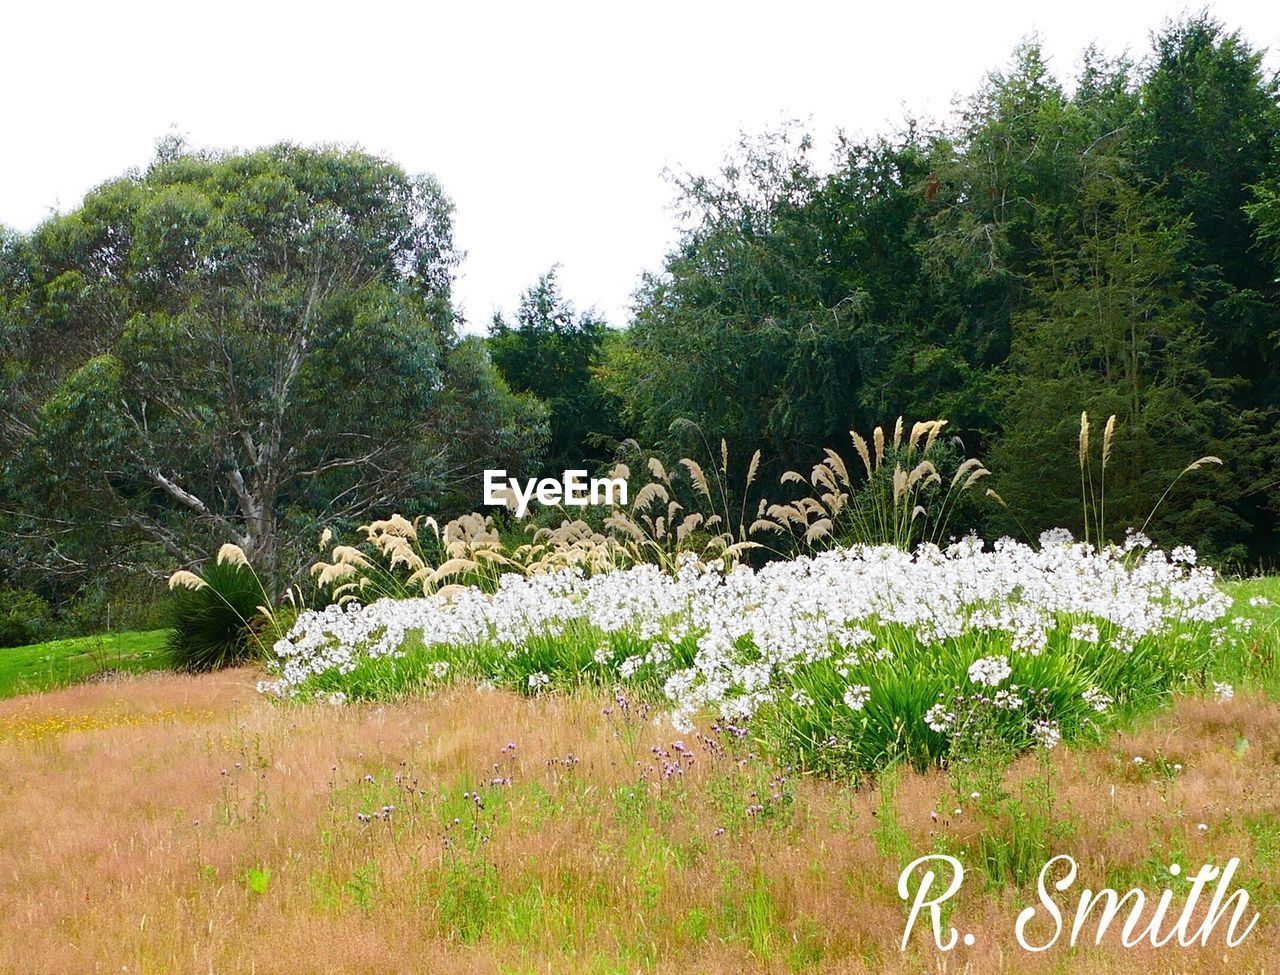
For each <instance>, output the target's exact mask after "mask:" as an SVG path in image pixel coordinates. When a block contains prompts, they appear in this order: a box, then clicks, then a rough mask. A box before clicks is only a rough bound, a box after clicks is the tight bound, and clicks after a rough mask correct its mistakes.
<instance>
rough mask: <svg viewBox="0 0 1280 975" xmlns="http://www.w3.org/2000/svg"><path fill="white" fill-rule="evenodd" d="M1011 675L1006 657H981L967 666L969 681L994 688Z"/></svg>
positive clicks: (1010, 668)
mask: <svg viewBox="0 0 1280 975" xmlns="http://www.w3.org/2000/svg"><path fill="white" fill-rule="evenodd" d="M1011 673H1013V668H1012V667H1010V666H1009V658H1008V657H983V658H982V659H981V660H975V661H974V662H973V663H972V664H970V665H969V680H971V681H973V682H974V683H975V684H985V685H986V686H988V687H995V686H996V685H997V684H999V683H1001V682H1003V681H1004V680H1005V679H1006V678H1008V676H1009V675H1010V674H1011Z"/></svg>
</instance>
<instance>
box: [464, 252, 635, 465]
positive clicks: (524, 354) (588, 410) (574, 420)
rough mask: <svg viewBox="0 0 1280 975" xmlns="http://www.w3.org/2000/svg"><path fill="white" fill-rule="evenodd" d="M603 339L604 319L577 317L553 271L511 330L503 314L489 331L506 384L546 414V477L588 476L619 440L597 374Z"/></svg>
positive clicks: (527, 296)
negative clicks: (575, 471)
mask: <svg viewBox="0 0 1280 975" xmlns="http://www.w3.org/2000/svg"><path fill="white" fill-rule="evenodd" d="M607 334H608V326H607V325H606V324H605V322H604V320H603V319H601V318H599V317H598V316H597V315H596V314H595V313H594V312H592V311H590V310H588V311H586V312H583V313H581V314H580V313H578V312H577V311H575V309H574V307H573V305H572V303H570V302H569V301H567V300H566V299H565V298H564V296H563V295H562V294H561V291H560V285H559V282H558V281H557V280H556V268H552V269H551V270H550V271H548V272H547V273H546V274H544V275H543V276H542V277H540V278H539V279H538V282H537V283H536V284H535V285H534V286H533V287H531V288H529V289H528V290H527V291H526V292H525V293H524V294H523V295H522V296H521V297H520V307H519V308H518V309H517V310H516V315H515V324H514V325H512V324H509V323H508V322H507V321H506V320H505V319H504V318H503V317H502V316H501V315H500V314H499V315H495V316H494V318H493V321H492V323H490V325H489V338H488V341H487V342H486V346H487V348H488V350H489V355H490V356H491V357H492V359H493V362H494V365H496V366H497V367H498V370H499V372H501V373H502V375H503V378H505V379H506V381H507V383H508V385H509V386H510V387H511V388H512V389H513V390H515V391H516V392H519V393H529V394H532V395H534V396H536V397H538V398H539V399H541V400H542V401H543V402H545V403H546V404H547V406H548V408H549V410H550V421H551V423H550V425H551V430H550V440H549V442H548V444H547V450H546V455H545V457H544V459H543V464H542V470H543V471H545V472H547V473H549V474H555V473H558V472H560V471H564V470H568V469H572V468H588V469H590V468H592V467H594V466H596V465H597V464H599V463H601V462H603V461H605V460H607V459H608V457H609V453H608V448H610V447H612V446H613V444H614V443H615V442H616V441H617V440H619V439H621V434H620V432H619V430H618V428H617V412H618V411H617V406H616V404H615V403H614V402H613V400H612V397H611V396H610V395H609V393H608V392H607V391H606V389H605V388H604V387H603V385H602V384H601V383H600V381H599V379H598V378H597V375H596V370H597V368H598V366H599V364H600V361H601V358H602V349H603V345H604V341H605V337H606V335H607ZM523 470H527V468H525V469H523ZM527 473H528V474H530V475H531V474H533V473H534V472H533V471H528V472H527ZM526 476H527V475H526Z"/></svg>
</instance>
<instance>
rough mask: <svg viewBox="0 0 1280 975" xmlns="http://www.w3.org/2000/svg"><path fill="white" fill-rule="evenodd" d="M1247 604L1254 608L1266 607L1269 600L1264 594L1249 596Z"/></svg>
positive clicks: (1269, 602) (1269, 603) (1268, 604)
mask: <svg viewBox="0 0 1280 975" xmlns="http://www.w3.org/2000/svg"><path fill="white" fill-rule="evenodd" d="M1249 605H1250V606H1252V607H1253V608H1254V609H1266V608H1267V607H1268V606H1270V605H1271V600H1270V599H1268V598H1267V597H1266V596H1250V597H1249Z"/></svg>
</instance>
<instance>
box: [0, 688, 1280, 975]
mask: <svg viewBox="0 0 1280 975" xmlns="http://www.w3.org/2000/svg"><path fill="white" fill-rule="evenodd" d="M253 677H254V675H253V674H252V673H250V672H248V671H238V672H230V673H223V674H221V675H216V676H213V677H204V678H185V677H177V676H164V677H149V678H145V679H138V680H134V681H128V682H122V683H117V684H111V685H103V686H95V687H78V688H73V689H69V690H65V691H60V692H57V693H51V694H48V695H44V696H41V697H34V698H24V699H18V700H14V701H7V702H0V878H2V880H3V883H2V886H0V918H3V924H4V933H5V937H4V938H3V939H0V970H3V971H5V972H15V973H23V975H26V973H42V972H50V973H79V972H123V971H127V972H131V973H154V972H219V973H221V972H261V973H270V972H316V973H320V972H325V973H328V972H362V973H368V972H431V973H434V972H460V973H469V972H523V971H530V972H534V971H537V972H577V971H600V972H612V971H618V972H633V971H654V972H743V971H778V972H782V971H805V970H808V971H831V972H881V971H884V972H904V973H905V972H911V973H919V972H921V971H947V972H975V973H978V972H983V973H985V972H996V971H1090V972H1130V971H1140V970H1146V971H1150V972H1166V971H1224V972H1225V971H1231V972H1249V971H1266V970H1268V969H1269V968H1274V967H1275V963H1274V962H1273V959H1274V958H1276V957H1280V955H1278V954H1277V949H1278V948H1280V937H1278V935H1277V927H1276V921H1277V920H1278V919H1280V913H1278V911H1280V898H1278V897H1277V892H1276V885H1275V869H1276V862H1277V860H1276V858H1277V855H1278V854H1280V824H1278V822H1277V819H1276V809H1277V800H1278V799H1280V789H1278V788H1277V770H1278V769H1280V707H1278V706H1277V705H1275V704H1273V703H1269V702H1266V701H1264V700H1262V699H1254V698H1245V697H1243V696H1239V697H1237V699H1236V700H1235V701H1233V702H1230V703H1224V704H1218V703H1213V702H1196V701H1184V702H1182V703H1181V704H1180V705H1179V706H1178V707H1177V709H1176V710H1175V711H1173V712H1171V713H1169V714H1167V715H1165V716H1163V717H1162V718H1160V719H1159V720H1157V721H1155V722H1153V723H1151V724H1149V725H1145V726H1143V728H1142V729H1141V730H1140V731H1138V732H1135V733H1133V734H1131V735H1128V736H1123V737H1120V738H1117V739H1113V740H1112V741H1110V742H1108V743H1107V744H1106V745H1104V746H1100V747H1097V748H1094V749H1090V750H1083V751H1068V750H1066V749H1059V750H1058V751H1057V752H1056V753H1055V780H1056V792H1057V797H1056V807H1057V810H1058V813H1057V815H1058V818H1059V820H1060V822H1061V823H1063V824H1065V825H1064V827H1063V828H1064V830H1065V831H1066V833H1065V834H1064V838H1063V839H1061V840H1060V841H1059V842H1058V844H1057V846H1058V847H1059V848H1060V851H1061V852H1069V853H1071V854H1073V855H1074V856H1075V857H1076V859H1077V860H1078V861H1079V862H1080V863H1081V865H1082V869H1083V871H1084V873H1085V876H1086V879H1088V880H1090V881H1093V882H1095V883H1094V885H1095V886H1096V881H1098V880H1099V879H1102V878H1117V877H1120V878H1132V879H1131V880H1130V882H1137V880H1139V879H1141V878H1147V880H1146V882H1147V883H1148V884H1149V885H1150V886H1152V887H1154V886H1156V884H1155V882H1154V880H1155V877H1156V876H1157V874H1156V870H1157V865H1158V864H1160V863H1162V862H1164V860H1166V859H1168V858H1169V857H1170V856H1171V854H1170V852H1169V851H1170V850H1171V849H1173V850H1175V851H1180V853H1179V855H1180V856H1181V857H1182V858H1183V860H1182V862H1183V863H1184V864H1185V865H1199V864H1200V863H1202V862H1205V861H1207V860H1210V859H1217V860H1218V861H1221V860H1225V859H1226V858H1227V857H1229V856H1241V857H1242V858H1243V859H1244V877H1243V879H1244V880H1245V881H1246V882H1247V883H1248V884H1249V887H1250V889H1251V892H1252V893H1253V894H1254V896H1255V903H1256V904H1257V906H1258V908H1259V909H1260V911H1261V913H1262V921H1261V923H1260V926H1259V930H1258V931H1256V932H1255V933H1254V935H1253V936H1252V937H1251V938H1250V939H1249V940H1248V941H1246V942H1245V944H1244V946H1243V947H1241V948H1239V949H1237V950H1235V951H1233V952H1232V953H1231V955H1230V958H1229V960H1228V959H1226V958H1225V957H1224V952H1223V949H1222V948H1221V946H1220V945H1219V946H1218V947H1215V948H1212V949H1207V950H1200V951H1195V950H1183V949H1177V948H1166V949H1163V950H1161V951H1158V952H1147V953H1146V954H1145V955H1144V953H1143V952H1141V951H1137V950H1134V951H1121V950H1118V949H1115V948H1113V947H1108V948H1105V949H1102V950H1095V951H1092V952H1081V953H1079V954H1072V953H1070V952H1069V951H1068V950H1067V949H1065V948H1060V949H1055V950H1053V951H1050V952H1049V953H1048V954H1047V956H1044V957H1038V958H1033V957H1031V956H1029V955H1027V954H1026V953H1025V952H1023V951H1022V950H1021V949H1019V948H1018V947H1017V946H1016V944H1015V943H1014V941H1013V935H1012V928H1013V919H1014V918H1015V917H1016V915H1017V912H1018V910H1019V908H1020V907H1021V906H1023V905H1024V903H1025V891H1019V890H1017V889H1015V888H1013V887H1010V886H1008V885H1000V886H995V887H993V888H992V889H989V890H985V891H984V890H983V889H982V888H983V884H982V879H981V877H980V876H978V875H974V876H971V877H970V879H969V880H968V881H967V882H966V889H965V891H964V893H963V895H962V900H961V901H960V903H959V906H958V908H957V912H956V923H957V924H958V925H960V926H961V927H962V929H964V930H970V931H972V932H974V934H975V935H976V937H977V945H976V947H974V948H972V949H964V948H961V949H957V950H956V951H955V952H953V953H951V955H950V956H947V957H943V956H940V955H935V954H933V953H931V952H928V951H926V950H925V948H924V942H923V940H920V939H917V941H916V944H915V945H914V946H913V947H912V948H911V949H910V950H909V951H908V952H907V953H906V954H905V955H903V954H900V953H899V951H898V940H899V939H900V937H901V933H902V926H903V922H904V920H905V917H906V911H905V908H904V905H903V904H902V903H901V902H900V901H899V900H898V898H897V895H896V891H895V887H896V880H897V875H898V871H899V870H900V868H901V866H902V865H903V863H904V862H905V861H904V858H903V856H904V852H909V853H910V855H912V856H914V855H919V854H921V853H924V852H927V851H929V850H931V849H949V850H956V849H963V848H966V847H971V846H972V844H974V843H975V842H976V839H977V834H978V832H979V829H980V828H979V827H978V826H977V825H975V824H974V823H973V822H970V821H969V820H970V819H972V817H971V816H968V815H967V814H962V815H961V816H959V817H956V816H953V815H951V814H950V813H949V810H950V809H951V808H952V807H953V806H954V805H955V803H956V800H955V799H954V796H953V795H952V793H951V787H950V785H949V783H948V780H947V779H946V778H945V777H943V776H941V775H927V776H926V775H914V774H911V775H904V776H902V777H901V779H900V781H899V782H898V787H897V790H896V793H895V794H894V796H893V800H892V802H886V801H885V799H884V795H883V794H881V793H880V792H877V791H876V790H874V789H867V790H862V791H854V790H852V789H850V788H844V787H841V786H838V785H835V784H832V783H825V782H819V781H813V780H800V781H793V782H788V783H787V784H786V785H785V786H783V787H782V788H781V789H780V790H779V791H780V794H781V795H782V799H779V800H774V799H772V798H771V797H770V794H769V790H768V788H767V785H768V781H769V779H770V775H771V773H770V771H769V770H768V769H767V768H766V767H765V766H764V765H763V763H756V762H750V761H748V762H746V763H745V764H742V763H740V762H738V761H735V760H733V759H729V758H725V759H718V760H717V759H716V758H715V757H714V755H713V753H712V752H710V751H708V749H707V748H706V747H705V746H703V745H699V744H697V743H695V742H694V740H693V739H692V738H688V739H686V743H687V744H688V745H689V747H690V748H692V749H693V754H694V761H693V763H692V765H691V766H688V765H687V763H686V768H687V770H686V771H685V772H684V774H683V775H680V776H676V777H674V778H673V779H672V780H669V781H667V782H665V783H663V782H662V781H661V776H660V774H658V772H657V771H656V770H655V759H654V756H653V754H652V753H651V751H650V748H651V746H654V745H658V746H665V747H667V748H668V751H670V748H669V746H670V744H671V741H672V739H674V738H676V737H679V736H677V735H675V734H674V733H673V732H672V731H671V730H670V729H669V728H663V727H655V726H654V725H652V724H651V723H650V722H649V721H647V720H640V719H636V720H627V719H624V718H623V717H620V715H619V713H618V710H617V709H616V708H615V710H614V714H612V715H611V716H608V717H606V716H603V715H602V713H601V709H602V707H603V706H605V705H608V704H609V703H610V702H609V701H607V700H603V699H600V698H595V697H592V696H590V695H587V694H579V695H575V696H572V697H563V696H559V697H557V696H553V697H547V698H542V699H537V700H526V699H523V698H519V697H515V696H512V695H508V694H505V693H497V692H484V691H477V690H471V689H465V690H464V689H459V690H456V691H452V692H449V693H447V694H445V695H443V696H441V697H439V698H436V699H433V700H425V701H418V702H408V703H404V704H400V705H396V706H388V707H354V708H341V709H339V708H330V707H326V706H320V705H317V706H308V707H299V708H290V707H277V706H272V705H271V704H269V703H267V702H265V701H263V700H261V699H259V697H258V696H257V695H256V694H255V693H254V691H253V690H252V687H251V683H252V680H253ZM615 733H616V734H615ZM1241 740H1244V741H1247V742H1248V745H1247V746H1242V745H1240V742H1241ZM508 742H514V743H516V745H517V749H516V752H515V755H516V757H515V759H514V760H510V761H508V760H507V758H506V757H504V756H503V753H502V750H503V747H504V746H505V745H507V744H508ZM570 755H573V756H575V757H576V758H577V759H578V761H577V762H569V763H568V764H566V761H565V760H566V758H567V757H568V756H570ZM1134 755H1143V756H1144V757H1145V758H1146V759H1147V763H1146V764H1145V765H1142V766H1135V765H1134V763H1133V761H1132V758H1133V756H1134ZM673 757H674V753H673ZM1161 758H1163V759H1165V760H1167V761H1168V762H1177V763H1179V764H1181V765H1182V766H1183V770H1182V771H1181V773H1179V774H1178V775H1176V776H1174V777H1173V778H1172V779H1166V778H1165V777H1163V776H1161V775H1159V774H1157V767H1158V765H1159V760H1160V759H1161ZM495 763H499V766H500V767H499V768H498V769H497V770H495V769H494V764H495ZM646 769H647V770H648V771H647V773H646V771H645V770H646ZM1038 774H1040V773H1039V769H1038V767H1037V766H1036V763H1035V762H1033V761H1032V762H1026V763H1021V764H1018V765H1016V766H1015V767H1014V768H1013V769H1012V770H1011V771H1010V776H1009V788H1010V789H1011V790H1012V791H1013V792H1015V793H1016V792H1017V791H1018V787H1019V782H1020V781H1021V780H1024V779H1027V778H1034V777H1035V776H1037V775H1038ZM495 775H500V776H506V775H510V776H511V778H512V779H513V782H512V784H511V785H510V786H509V787H508V786H500V787H493V788H489V787H487V786H486V787H484V788H483V789H482V792H483V793H484V795H485V796H486V801H487V808H486V811H484V812H483V813H480V812H474V813H472V812H468V811H467V810H468V802H467V800H465V799H464V798H463V793H464V792H468V791H470V790H472V789H474V788H476V787H477V785H480V784H481V783H486V782H487V781H488V779H490V778H492V777H493V776H495ZM366 776H371V777H372V778H373V782H369V781H366ZM397 780H398V781H397ZM753 793H755V794H753ZM788 799H789V800H790V801H789V802H788ZM387 802H392V803H394V804H395V805H396V807H397V808H396V810H395V811H394V812H393V813H392V814H391V816H390V819H389V820H388V821H381V820H376V819H375V820H374V821H372V822H370V823H367V824H366V823H361V822H360V821H359V820H358V818H357V815H356V814H357V813H358V812H365V813H369V812H375V811H376V810H377V809H379V808H380V806H381V804H383V803H387ZM757 803H760V804H763V805H764V806H765V807H766V809H765V812H764V814H763V815H757V816H749V815H747V814H746V812H745V810H746V807H748V806H750V805H754V804H757ZM935 810H937V811H939V812H940V813H943V815H941V816H940V818H939V820H938V821H937V822H935V821H934V820H933V818H932V816H931V815H930V813H931V811H935ZM455 816H457V817H458V818H459V819H460V820H461V822H460V824H459V825H458V826H457V827H450V826H448V823H449V822H450V821H451V820H452V819H453V818H454V817H455ZM1199 822H1205V823H1206V824H1208V826H1209V829H1208V830H1207V831H1205V832H1200V831H1199V830H1197V829H1196V828H1195V827H1196V824H1197V823H1199ZM197 823H198V825H197ZM472 823H474V824H475V825H476V826H477V829H476V830H475V832H474V835H476V836H479V835H487V836H488V837H489V842H487V843H485V842H474V843H472V842H471V841H468V840H467V839H466V833H467V830H468V827H469V826H470V825H471V824H472ZM721 827H723V828H724V829H725V830H726V832H725V833H724V834H723V835H717V833H716V831H717V829H718V828H721ZM986 828H993V824H992V823H987V824H986ZM444 838H449V839H450V844H451V846H450V847H446V845H445V843H444ZM473 845H474V849H475V852H468V848H469V847H470V846H473ZM251 869H269V871H270V879H269V882H268V883H267V885H266V889H265V892H261V893H258V892H254V891H253V890H252V889H251V888H252V886H253V885H252V883H251V882H250V878H249V876H248V874H247V871H250V870H251ZM468 890H471V891H473V892H474V896H475V898H476V899H475V900H473V901H469V902H462V901H461V900H460V899H461V898H462V897H463V894H464V893H465V892H466V891H468ZM961 918H963V921H964V923H963V924H962V925H961V924H960V919H961Z"/></svg>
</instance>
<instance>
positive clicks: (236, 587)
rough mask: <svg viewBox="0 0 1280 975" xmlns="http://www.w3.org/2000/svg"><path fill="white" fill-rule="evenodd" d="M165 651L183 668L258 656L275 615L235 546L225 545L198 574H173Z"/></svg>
mask: <svg viewBox="0 0 1280 975" xmlns="http://www.w3.org/2000/svg"><path fill="white" fill-rule="evenodd" d="M169 588H170V589H171V590H172V591H173V633H172V635H171V636H170V637H169V650H170V652H171V653H172V654H173V659H174V661H175V663H176V664H177V666H178V667H179V668H181V669H183V670H191V671H209V670H218V669H219V668H222V667H230V666H234V665H235V664H238V663H243V662H244V661H245V660H248V659H250V658H251V657H255V656H259V655H260V654H261V653H262V648H263V647H264V646H265V645H266V643H267V642H268V640H269V639H270V638H271V633H272V631H273V628H274V625H275V616H274V614H273V613H272V611H271V609H270V600H269V599H268V597H267V593H266V590H265V589H264V588H263V586H262V582H261V581H260V580H259V579H258V576H257V574H256V573H254V571H253V568H252V566H250V565H249V562H248V560H247V559H246V558H245V555H244V552H242V551H241V550H240V549H239V548H238V547H236V546H235V545H224V546H222V548H221V550H219V552H218V557H217V558H216V559H215V560H214V561H213V562H212V563H210V564H209V565H206V566H205V567H204V569H203V570H202V572H201V573H200V574H199V575H197V574H196V573H194V572H188V571H185V570H183V571H180V572H175V573H174V574H173V575H172V576H171V577H170V579H169Z"/></svg>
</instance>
